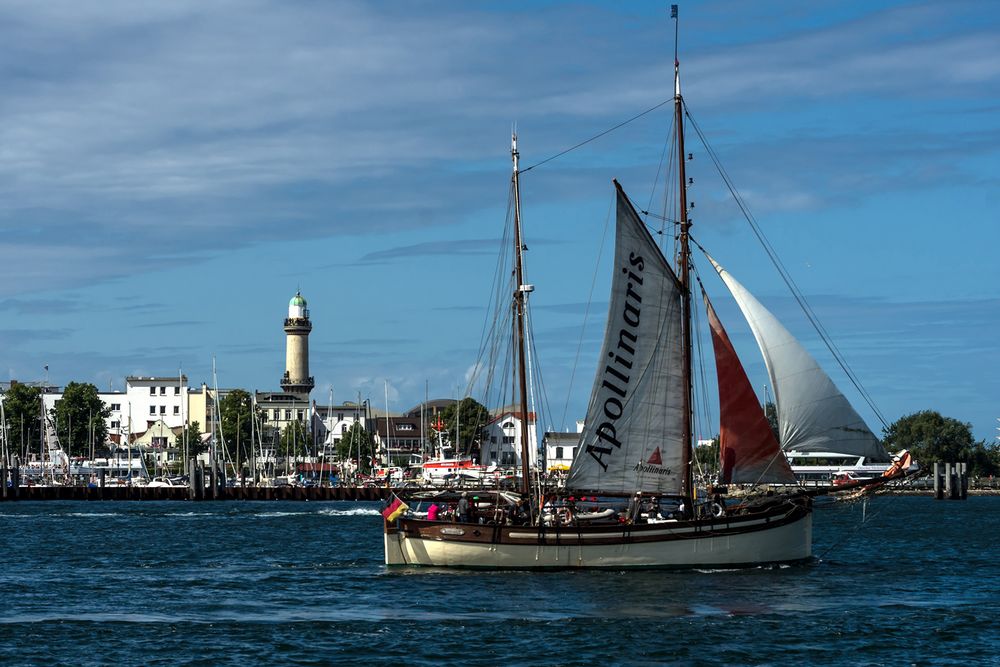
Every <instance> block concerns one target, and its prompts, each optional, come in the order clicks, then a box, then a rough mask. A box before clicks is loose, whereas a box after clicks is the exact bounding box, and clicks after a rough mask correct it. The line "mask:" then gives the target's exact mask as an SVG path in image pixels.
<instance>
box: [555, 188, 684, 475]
mask: <svg viewBox="0 0 1000 667" xmlns="http://www.w3.org/2000/svg"><path fill="white" fill-rule="evenodd" d="M615 187H616V189H617V193H618V207H617V208H618V211H617V231H616V235H615V264H614V267H615V268H614V276H613V278H612V287H611V302H610V304H609V307H608V324H607V329H606V331H605V334H604V345H603V346H602V348H601V356H600V358H599V359H598V369H597V375H596V377H595V379H594V388H593V390H592V391H591V394H590V404H589V406H588V407H587V418H586V422H585V426H584V430H583V434H582V435H581V439H580V447H579V449H578V450H577V453H576V455H575V456H574V459H573V466H572V467H571V468H570V473H569V480H568V482H567V487H568V488H570V489H574V490H586V491H600V492H605V493H629V494H630V493H634V492H637V491H642V492H649V493H664V494H680V493H681V491H682V488H683V483H684V471H683V470H682V467H683V466H682V461H683V448H684V447H689V446H690V443H686V442H684V435H683V434H684V420H685V415H684V408H683V402H684V393H685V391H686V388H685V386H684V378H683V373H682V361H683V346H682V337H681V315H682V313H681V285H680V281H679V280H678V279H677V276H676V275H675V274H674V272H673V271H672V270H671V268H670V265H669V264H668V263H667V261H666V260H665V259H664V257H663V254H662V253H661V252H660V249H659V248H658V247H657V246H656V243H655V241H654V240H653V238H652V237H651V236H650V234H649V232H648V231H647V230H646V227H645V225H644V224H643V223H642V221H641V220H640V219H639V216H638V214H637V213H636V212H635V209H634V208H633V207H632V205H631V204H630V203H629V201H628V198H627V197H626V196H625V193H624V192H622V189H621V186H620V185H618V183H617V182H615Z"/></svg>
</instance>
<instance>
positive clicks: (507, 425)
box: [502, 422, 514, 429]
mask: <svg viewBox="0 0 1000 667" xmlns="http://www.w3.org/2000/svg"><path fill="white" fill-rule="evenodd" d="M502 428H505V429H509V428H514V422H507V423H506V424H504V425H503V427H502Z"/></svg>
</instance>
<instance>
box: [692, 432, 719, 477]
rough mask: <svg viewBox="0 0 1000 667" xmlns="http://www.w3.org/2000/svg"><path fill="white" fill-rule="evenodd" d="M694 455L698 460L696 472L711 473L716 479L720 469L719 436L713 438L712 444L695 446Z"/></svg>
mask: <svg viewBox="0 0 1000 667" xmlns="http://www.w3.org/2000/svg"><path fill="white" fill-rule="evenodd" d="M694 457H695V460H696V461H697V462H698V465H697V467H696V468H695V472H701V473H704V474H707V475H710V476H711V477H712V478H713V479H714V478H715V476H716V473H717V472H718V471H719V436H715V438H713V439H712V444H711V445H705V446H703V447H695V448H694Z"/></svg>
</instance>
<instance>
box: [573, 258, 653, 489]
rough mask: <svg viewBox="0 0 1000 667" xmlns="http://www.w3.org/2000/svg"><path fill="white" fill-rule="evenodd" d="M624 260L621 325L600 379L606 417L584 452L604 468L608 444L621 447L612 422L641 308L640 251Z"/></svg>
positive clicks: (620, 409)
mask: <svg viewBox="0 0 1000 667" xmlns="http://www.w3.org/2000/svg"><path fill="white" fill-rule="evenodd" d="M628 261H629V265H630V266H625V267H622V273H623V274H626V275H627V276H628V278H629V282H628V283H627V285H626V290H625V307H624V308H623V310H622V315H621V320H622V322H623V323H624V325H623V326H622V328H621V329H619V331H618V347H617V351H615V350H610V351H609V352H608V358H609V359H610V360H611V361H610V362H608V364H607V365H606V366H605V367H604V376H603V381H602V383H601V386H602V387H604V388H606V389H607V390H608V391H610V392H611V395H610V396H608V398H606V399H605V400H604V417H606V419H605V421H603V422H601V424H600V426H598V427H597V430H596V431H595V433H596V435H597V442H595V443H594V444H591V445H587V447H586V452H587V453H588V454H590V455H591V456H592V457H593V458H594V460H595V461H597V464H598V465H599V466H601V468H603V469H604V471H605V472H607V470H608V464H607V463H606V462H605V461H604V456H606V455H607V456H610V455H611V453H612V451H614V450H612V446H614V447H615V448H616V449H621V446H622V443H621V442H620V441H619V440H618V429H617V428H616V427H615V422H617V421H618V419H619V418H620V417H621V416H622V414H623V413H624V411H625V400H626V396H627V394H628V384H629V380H630V379H631V372H632V359H633V357H634V356H635V349H636V345H637V343H638V340H639V338H638V335H637V334H636V331H637V330H638V327H639V316H640V313H641V310H642V309H641V307H640V306H641V305H642V295H641V294H640V293H639V291H640V288H641V287H642V272H643V269H644V268H645V266H646V263H645V261H644V260H643V258H642V256H641V255H636V254H635V253H634V252H630V253H629V255H628ZM602 445H603V446H602Z"/></svg>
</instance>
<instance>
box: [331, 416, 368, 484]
mask: <svg viewBox="0 0 1000 667" xmlns="http://www.w3.org/2000/svg"><path fill="white" fill-rule="evenodd" d="M337 456H338V457H340V460H341V461H346V460H347V459H348V458H350V459H351V460H354V461H359V460H360V464H359V466H358V469H359V470H361V471H362V472H367V471H368V470H369V469H370V468H371V462H372V457H374V456H375V439H374V438H373V437H372V434H371V433H370V432H369V431H368V430H366V429H365V427H364V426H363V425H362V424H361V422H354V423H353V424H351V427H350V428H349V429H348V430H347V431H346V432H345V433H344V435H343V436H342V437H341V439H340V442H338V443H337Z"/></svg>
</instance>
